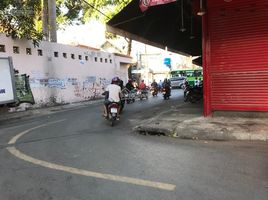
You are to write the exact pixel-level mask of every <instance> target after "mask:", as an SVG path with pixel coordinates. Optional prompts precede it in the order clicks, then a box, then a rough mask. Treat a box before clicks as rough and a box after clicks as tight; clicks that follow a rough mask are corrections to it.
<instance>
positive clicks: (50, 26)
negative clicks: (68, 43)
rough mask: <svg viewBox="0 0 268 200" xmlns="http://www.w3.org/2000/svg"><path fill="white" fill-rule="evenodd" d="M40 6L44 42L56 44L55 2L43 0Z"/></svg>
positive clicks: (54, 0) (53, 0)
mask: <svg viewBox="0 0 268 200" xmlns="http://www.w3.org/2000/svg"><path fill="white" fill-rule="evenodd" d="M42 6H43V11H42V22H43V25H42V28H43V33H44V35H45V36H44V40H46V41H50V42H57V23H56V0H43V3H42Z"/></svg>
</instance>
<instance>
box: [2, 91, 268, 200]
mask: <svg viewBox="0 0 268 200" xmlns="http://www.w3.org/2000/svg"><path fill="white" fill-rule="evenodd" d="M175 104H177V105H178V104H183V100H182V91H181V90H173V94H172V97H171V99H170V100H167V101H165V100H163V98H162V95H158V97H156V98H149V100H143V101H136V102H135V103H133V104H126V107H125V110H124V113H123V114H122V117H121V119H120V121H119V122H118V123H117V124H116V125H115V126H114V127H110V125H109V123H108V122H107V121H105V120H104V119H103V118H102V117H101V111H100V108H101V104H99V103H95V104H92V105H88V106H86V107H85V106H83V107H77V108H76V109H72V110H66V111H62V112H55V113H54V114H52V115H46V116H42V117H35V118H34V117H32V118H25V119H20V120H12V121H10V122H5V123H2V124H0V200H195V199H196V200H209V199H211V200H217V199H219V200H230V199H235V200H267V199H268V145H267V142H266V143H265V142H237V141H236V142H216V141H193V140H180V139H175V138H171V137H164V136H152V135H141V134H139V133H135V132H133V131H132V128H133V127H134V126H136V125H138V124H139V122H140V121H141V120H143V119H147V118H150V117H152V116H154V115H156V114H157V113H159V112H162V111H164V109H165V108H167V107H168V108H170V107H171V106H173V105H175ZM200 106H202V105H200Z"/></svg>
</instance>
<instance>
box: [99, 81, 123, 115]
mask: <svg viewBox="0 0 268 200" xmlns="http://www.w3.org/2000/svg"><path fill="white" fill-rule="evenodd" d="M119 81H120V79H119V78H118V77H114V78H113V79H112V82H111V84H109V85H108V86H107V87H106V89H105V101H104V106H103V111H104V113H103V116H104V117H105V118H107V117H108V105H109V104H110V103H113V102H115V103H117V104H119V107H120V106H121V103H120V102H121V88H120V86H119V85H118V84H119ZM118 118H119V113H118Z"/></svg>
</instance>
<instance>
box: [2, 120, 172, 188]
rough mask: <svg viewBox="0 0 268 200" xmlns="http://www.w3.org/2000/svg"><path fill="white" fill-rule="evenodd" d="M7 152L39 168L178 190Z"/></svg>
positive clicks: (13, 139) (166, 185) (13, 142)
mask: <svg viewBox="0 0 268 200" xmlns="http://www.w3.org/2000/svg"><path fill="white" fill-rule="evenodd" d="M61 121H63V120H60V121H57V122H61ZM57 122H53V123H57ZM48 124H51V123H47V124H44V125H40V126H36V127H33V128H31V129H28V130H26V131H23V132H21V133H19V134H18V135H16V136H15V137H13V138H12V139H11V140H10V141H9V143H8V144H15V143H16V141H17V140H18V139H19V138H20V137H22V136H23V135H25V134H26V133H28V132H30V131H32V130H35V129H37V128H40V127H44V126H47V125H48ZM7 150H8V151H9V152H10V153H11V154H12V155H14V156H16V157H17V158H19V159H22V160H24V161H27V162H30V163H32V164H35V165H39V166H42V167H46V168H49V169H54V170H59V171H64V172H68V173H72V174H77V175H82V176H88V177H94V178H100V179H106V180H111V181H116V182H123V183H129V184H134V185H140V186H147V187H152V188H157V189H161V190H168V191H173V190H175V188H176V185H173V184H167V183H161V182H154V181H148V180H143V179H137V178H131V177H125V176H115V175H111V174H103V173H98V172H92V171H87V170H83V169H77V168H73V167H68V166H63V165H58V164H54V163H50V162H46V161H43V160H38V159H36V158H33V157H30V156H28V155H26V154H24V153H22V152H21V151H19V150H18V149H16V148H15V147H7Z"/></svg>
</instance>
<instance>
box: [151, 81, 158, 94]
mask: <svg viewBox="0 0 268 200" xmlns="http://www.w3.org/2000/svg"><path fill="white" fill-rule="evenodd" d="M151 87H152V91H153V92H154V93H155V94H156V95H157V93H158V84H157V82H156V81H155V80H153V82H152V84H151Z"/></svg>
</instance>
